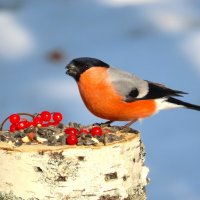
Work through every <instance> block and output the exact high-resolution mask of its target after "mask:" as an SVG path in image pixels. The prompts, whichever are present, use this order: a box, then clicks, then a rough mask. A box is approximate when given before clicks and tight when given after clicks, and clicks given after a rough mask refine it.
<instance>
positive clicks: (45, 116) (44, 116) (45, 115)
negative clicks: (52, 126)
mask: <svg viewBox="0 0 200 200" xmlns="http://www.w3.org/2000/svg"><path fill="white" fill-rule="evenodd" d="M40 115H41V118H42V120H43V121H45V122H48V121H50V119H51V113H50V112H49V111H43V112H41V114H40Z"/></svg>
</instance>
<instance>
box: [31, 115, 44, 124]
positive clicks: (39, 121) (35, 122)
mask: <svg viewBox="0 0 200 200" xmlns="http://www.w3.org/2000/svg"><path fill="white" fill-rule="evenodd" d="M42 123H43V120H42V118H41V117H37V116H36V117H34V119H33V125H34V126H37V125H42Z"/></svg>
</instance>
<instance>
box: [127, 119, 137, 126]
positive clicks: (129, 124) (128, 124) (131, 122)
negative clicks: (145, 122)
mask: <svg viewBox="0 0 200 200" xmlns="http://www.w3.org/2000/svg"><path fill="white" fill-rule="evenodd" d="M136 121H137V119H134V120H132V121H130V122H129V123H127V124H125V125H124V128H125V127H130V126H131V125H132V124H133V123H135V122H136Z"/></svg>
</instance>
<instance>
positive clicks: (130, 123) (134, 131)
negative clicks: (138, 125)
mask: <svg viewBox="0 0 200 200" xmlns="http://www.w3.org/2000/svg"><path fill="white" fill-rule="evenodd" d="M136 121H137V119H134V120H132V121H130V122H129V123H127V124H125V125H124V126H122V129H121V130H122V131H125V132H129V133H136V134H138V133H139V131H137V130H135V129H132V128H130V126H131V125H132V124H133V123H135V122H136Z"/></svg>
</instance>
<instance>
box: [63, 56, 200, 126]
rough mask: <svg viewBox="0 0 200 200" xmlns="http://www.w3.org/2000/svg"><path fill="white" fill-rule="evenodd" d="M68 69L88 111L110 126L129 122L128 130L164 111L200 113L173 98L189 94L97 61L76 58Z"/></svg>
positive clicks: (188, 104)
mask: <svg viewBox="0 0 200 200" xmlns="http://www.w3.org/2000/svg"><path fill="white" fill-rule="evenodd" d="M66 69H67V71H66V73H67V74H68V75H70V76H72V77H73V78H74V79H75V81H76V83H77V85H78V88H79V92H80V95H81V97H82V99H83V102H84V103H85V105H86V107H87V108H88V110H89V111H90V112H91V113H93V114H94V115H96V116H98V117H100V118H103V119H107V120H109V121H108V122H109V123H111V122H113V121H129V123H127V124H126V126H130V125H131V124H132V123H134V122H136V121H137V120H140V119H144V118H147V117H150V116H152V115H154V114H155V113H157V112H158V111H160V110H163V109H171V108H188V109H193V110H197V111H200V106H198V105H194V104H190V103H187V102H184V101H181V100H178V99H176V98H174V97H181V96H182V95H184V94H187V93H185V92H182V91H179V90H173V89H170V88H168V87H166V86H164V85H162V84H159V83H154V82H151V81H147V80H143V79H141V78H139V77H137V76H136V75H134V74H131V73H128V72H125V71H122V70H119V69H116V68H113V67H111V66H110V65H109V64H107V63H105V62H103V61H101V60H98V59H96V58H89V57H82V58H76V59H74V60H72V61H71V62H70V63H69V64H68V65H67V66H66Z"/></svg>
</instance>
